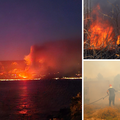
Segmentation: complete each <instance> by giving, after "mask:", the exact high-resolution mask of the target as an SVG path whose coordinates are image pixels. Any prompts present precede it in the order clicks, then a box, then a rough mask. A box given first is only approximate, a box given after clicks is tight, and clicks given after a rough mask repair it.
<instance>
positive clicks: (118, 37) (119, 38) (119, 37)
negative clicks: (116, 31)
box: [117, 35, 120, 45]
mask: <svg viewBox="0 0 120 120" xmlns="http://www.w3.org/2000/svg"><path fill="white" fill-rule="evenodd" d="M119 44H120V35H118V36H117V45H119Z"/></svg>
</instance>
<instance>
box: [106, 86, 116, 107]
mask: <svg viewBox="0 0 120 120" xmlns="http://www.w3.org/2000/svg"><path fill="white" fill-rule="evenodd" d="M115 92H117V91H116V90H115V89H114V88H112V85H111V84H110V85H109V89H108V90H107V94H108V95H109V106H111V102H112V103H113V105H115V103H114V100H115Z"/></svg>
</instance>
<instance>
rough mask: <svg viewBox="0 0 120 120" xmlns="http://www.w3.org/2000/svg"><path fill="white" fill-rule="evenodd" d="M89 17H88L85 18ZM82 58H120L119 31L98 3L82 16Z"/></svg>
mask: <svg viewBox="0 0 120 120" xmlns="http://www.w3.org/2000/svg"><path fill="white" fill-rule="evenodd" d="M87 18H89V19H87ZM84 21H85V25H84V58H85V59H117V58H120V32H119V31H118V30H116V29H118V26H115V25H114V21H113V19H112V18H111V19H110V16H109V15H107V14H104V12H102V10H101V8H100V6H99V4H98V5H97V6H96V7H95V8H94V9H93V10H92V11H91V12H90V13H89V15H88V13H87V15H85V18H84Z"/></svg>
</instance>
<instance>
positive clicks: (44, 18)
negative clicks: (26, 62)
mask: <svg viewBox="0 0 120 120" xmlns="http://www.w3.org/2000/svg"><path fill="white" fill-rule="evenodd" d="M81 32H82V1H81V0H69V1H68V0H0V60H23V59H24V57H25V55H28V54H29V52H30V47H31V46H32V45H34V44H43V43H45V42H50V41H57V40H64V39H73V40H74V39H76V38H80V39H81V35H82V33H81Z"/></svg>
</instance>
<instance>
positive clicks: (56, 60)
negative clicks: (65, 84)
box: [24, 39, 82, 74]
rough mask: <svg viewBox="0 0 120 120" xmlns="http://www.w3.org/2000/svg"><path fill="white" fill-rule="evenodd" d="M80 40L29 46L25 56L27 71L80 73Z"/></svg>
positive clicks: (37, 72)
mask: <svg viewBox="0 0 120 120" xmlns="http://www.w3.org/2000/svg"><path fill="white" fill-rule="evenodd" d="M81 46H82V45H81V40H80V39H77V40H60V41H52V42H47V43H44V44H42V45H33V46H31V49H30V53H29V55H27V56H25V58H24V59H25V60H26V63H27V65H28V68H27V70H28V71H29V72H32V73H36V74H48V73H53V72H57V73H61V74H71V73H74V72H76V71H81V66H82V47H81Z"/></svg>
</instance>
